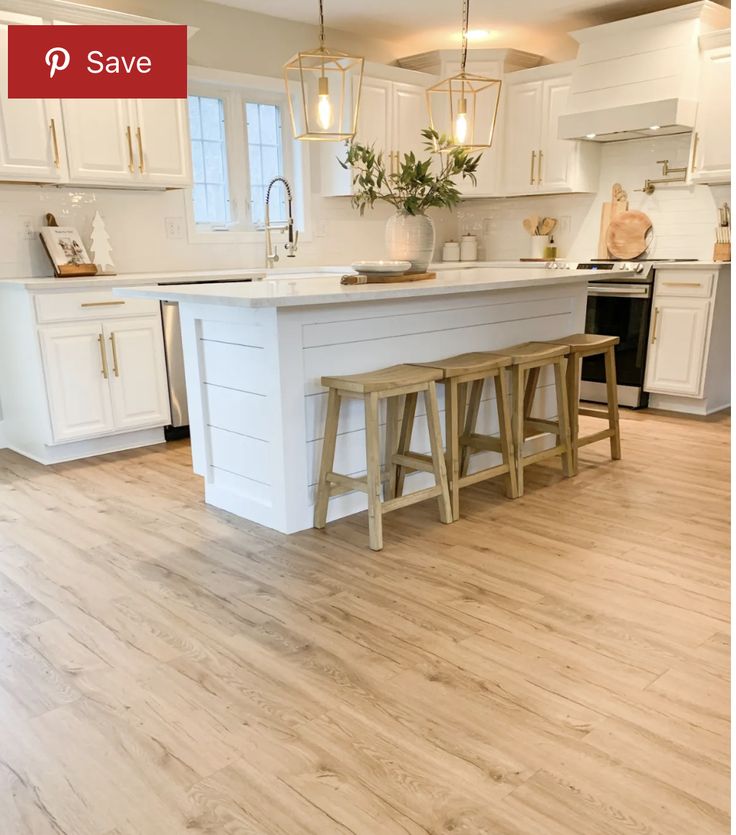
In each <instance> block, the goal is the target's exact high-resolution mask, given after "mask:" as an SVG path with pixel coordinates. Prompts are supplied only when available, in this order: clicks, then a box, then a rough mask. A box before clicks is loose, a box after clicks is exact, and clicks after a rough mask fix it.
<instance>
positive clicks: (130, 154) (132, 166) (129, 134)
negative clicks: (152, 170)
mask: <svg viewBox="0 0 736 835" xmlns="http://www.w3.org/2000/svg"><path fill="white" fill-rule="evenodd" d="M125 133H126V135H127V137H128V171H130V173H131V174H132V173H133V172H134V171H135V161H134V160H133V134H132V132H131V130H130V125H128V127H127V129H126V131H125Z"/></svg>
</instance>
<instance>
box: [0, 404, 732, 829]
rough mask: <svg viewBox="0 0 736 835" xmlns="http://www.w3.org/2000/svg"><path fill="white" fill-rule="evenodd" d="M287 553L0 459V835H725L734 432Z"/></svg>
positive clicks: (360, 524) (700, 428) (467, 496)
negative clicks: (514, 496)
mask: <svg viewBox="0 0 736 835" xmlns="http://www.w3.org/2000/svg"><path fill="white" fill-rule="evenodd" d="M623 441H624V456H625V457H624V460H623V461H621V462H617V463H611V462H610V461H608V460H607V458H606V446H605V445H602V446H601V445H599V446H596V447H588V448H586V449H585V450H583V452H582V453H581V464H582V471H581V473H580V475H579V476H578V477H577V478H576V479H571V480H562V479H561V478H560V476H559V474H558V471H557V469H556V467H555V466H553V465H552V464H549V465H541V466H538V467H532V468H530V469H529V470H528V493H527V495H526V496H525V497H524V498H523V499H521V500H519V501H516V502H509V501H507V500H506V499H504V498H503V496H502V490H501V486H500V485H498V486H496V485H480V486H477V487H474V488H470V489H468V490H466V491H464V493H463V503H462V516H463V518H462V519H461V521H459V522H457V523H456V524H454V525H451V526H447V527H445V526H442V525H440V524H439V523H438V522H437V520H436V505H435V502H434V501H431V502H429V503H425V504H424V505H421V506H415V507H413V508H408V509H406V510H405V511H399V512H397V513H393V514H390V515H389V516H388V517H387V519H386V524H385V540H386V548H385V550H384V551H383V552H381V553H378V554H376V553H372V552H370V551H369V550H368V549H367V547H366V541H367V540H366V518H365V515H364V514H362V515H360V516H356V517H354V518H352V519H350V520H345V521H343V522H341V523H338V524H335V525H332V526H329V527H328V529H327V532H326V533H323V532H316V531H310V532H305V533H303V534H299V535H296V536H293V537H289V538H287V537H283V536H280V535H277V534H274V533H271V532H269V531H266V530H264V529H260V528H258V527H257V526H255V525H250V524H248V523H244V522H241V521H240V520H237V519H235V518H233V517H230V516H228V515H227V514H225V513H222V512H218V511H214V510H212V509H208V508H206V507H205V506H204V505H203V503H202V501H201V498H200V496H201V489H200V483H199V480H198V479H197V478H195V477H194V476H192V475H191V472H190V461H189V448H188V446H187V445H186V443H178V444H175V445H173V446H171V445H170V446H168V447H156V448H152V449H149V450H146V451H137V452H130V453H124V454H118V455H111V456H106V457H104V458H98V459H92V460H89V461H84V462H75V463H71V464H65V465H60V466H55V467H49V468H44V467H41V466H39V465H36V464H34V463H32V462H29V461H28V460H26V459H23V458H21V457H20V456H18V455H15V454H13V453H10V452H7V451H5V452H0V832H2V835H179V833H182V835H184V833H187V835H192V833H210V835H213V834H219V833H222V835H235V833H257V835H271V833H278V835H300V833H314V834H315V835H332V833H351V832H352V833H356V835H393V833H410V835H414V834H415V833H433V834H435V833H454V835H458V833H470V835H475V833H493V835H568V834H569V833H581V835H599V834H600V835H612V833H642V834H643V833H647V834H649V833H667V835H712V834H713V833H725V832H727V831H728V821H729V769H728V763H729V737H728V727H729V726H728V721H729V719H728V690H729V679H728V661H729V639H728V614H729V606H728V589H729V586H728V583H729V559H728V542H729V528H728V512H729V481H728V478H729V460H728V459H729V423H728V419H727V418H725V417H720V418H717V419H715V420H711V421H696V420H691V419H685V418H676V417H664V416H659V415H653V414H632V413H630V412H626V413H624V415H623Z"/></svg>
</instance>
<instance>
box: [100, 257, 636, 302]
mask: <svg viewBox="0 0 736 835" xmlns="http://www.w3.org/2000/svg"><path fill="white" fill-rule="evenodd" d="M631 274H632V275H633V273H631ZM618 275H625V273H619V274H618ZM593 277H595V278H600V273H597V272H595V271H594V270H570V271H564V272H557V271H550V270H548V269H538V268H534V269H526V270H517V269H509V268H508V267H476V268H474V269H459V270H443V271H441V272H440V273H439V274H438V276H437V278H435V279H430V280H428V281H408V282H401V283H396V284H358V285H350V286H344V285H342V284H340V279H339V277H338V276H337V275H329V276H326V275H324V274H321V275H320V274H315V275H313V276H312V277H308V276H304V277H301V278H299V279H298V280H296V279H295V280H292V281H289V280H284V279H279V280H268V279H267V280H264V281H257V282H249V283H243V284H196V285H185V284H180V285H169V286H167V287H150V286H149V287H146V286H143V287H120V288H118V289H116V290H115V291H114V292H115V295H119V296H123V297H136V298H145V299H161V300H168V301H176V302H179V303H187V302H188V303H194V304H216V305H225V306H230V307H308V306H312V305H323V304H345V303H350V302H356V301H379V300H384V299H408V298H416V297H419V296H425V297H426V296H438V295H450V294H453V293H454V294H457V293H468V292H481V291H487V290H516V289H522V288H525V287H544V286H559V285H562V284H578V283H580V282H586V281H588V279H589V278H593Z"/></svg>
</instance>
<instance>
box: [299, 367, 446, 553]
mask: <svg viewBox="0 0 736 835" xmlns="http://www.w3.org/2000/svg"><path fill="white" fill-rule="evenodd" d="M440 379H442V372H441V371H438V370H437V369H434V368H422V367H420V366H416V365H394V366H391V367H390V368H382V369H379V370H378V371H370V372H368V373H366V374H352V375H349V376H345V377H323V378H322V385H323V386H325V387H326V388H328V389H329V396H328V400H327V419H326V421H325V437H324V442H323V444H322V463H321V466H320V473H319V482H318V484H317V502H316V504H315V508H314V527H315V528H324V527H325V525H326V523H327V505H328V503H329V500H330V498H331V497H332V496H337V495H340V494H342V493H349V492H352V491H353V490H362V491H363V492H365V493H367V494H368V531H369V542H370V547H371V548H372V549H373V550H374V551H380V550H381V548H383V524H382V517H383V514H384V513H388V512H389V511H390V510H396V509H397V508H400V507H406V506H407V505H411V504H415V503H416V502H422V501H424V500H425V499H430V498H434V497H437V500H438V503H439V507H440V519H441V520H442V521H443V522H444V523H445V524H448V523H450V522H452V508H451V506H450V493H449V489H448V484H447V470H446V468H445V458H444V455H443V450H442V433H441V430H440V418H439V409H438V406H437V388H436V386H435V381H436V380H440ZM419 393H422V394H423V395H424V402H425V405H426V409H427V425H428V429H429V443H430V448H431V450H432V454H431V455H430V456H428V464H427V465H426V466H425V467H423V469H426V470H428V471H429V472H432V473H433V474H434V479H435V483H434V486H432V487H427V488H425V489H423V490H417V491H416V492H415V493H410V494H409V495H407V496H399V497H396V496H394V495H384V499H383V501H381V454H380V437H379V423H378V401H379V400H384V399H386V400H388V420H387V422H386V434H387V437H386V464H387V468H386V469H387V470H391V469H393V466H394V462H393V460H392V458H393V455H394V453H393V450H394V448H395V446H396V439H395V435H396V426H397V415H398V403H399V401H398V400H397V398H399V397H401V396H402V395H406V396H407V397H413V398H414V402H416V398H417V395H418V394H419ZM343 397H352V398H356V399H359V400H363V402H364V404H365V444H366V475H365V477H364V478H353V477H352V476H347V475H342V474H340V473H336V472H333V470H332V467H333V465H334V459H335V444H336V442H337V424H338V420H339V417H340V403H341V401H342V398H343ZM387 480H390V479H388V478H387Z"/></svg>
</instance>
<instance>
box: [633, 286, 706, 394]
mask: <svg viewBox="0 0 736 835" xmlns="http://www.w3.org/2000/svg"><path fill="white" fill-rule="evenodd" d="M709 311H710V301H708V300H707V299H687V298H677V297H672V298H660V299H655V302H654V310H653V314H652V317H653V318H652V333H651V337H650V342H651V344H650V346H649V354H648V357H647V377H646V389H647V391H650V392H659V393H661V394H680V395H685V396H689V397H698V396H699V395H700V393H701V389H702V381H703V357H704V356H705V336H706V332H707V328H708V313H709Z"/></svg>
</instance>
